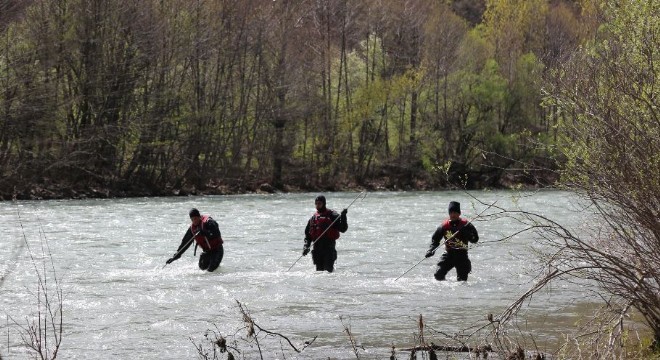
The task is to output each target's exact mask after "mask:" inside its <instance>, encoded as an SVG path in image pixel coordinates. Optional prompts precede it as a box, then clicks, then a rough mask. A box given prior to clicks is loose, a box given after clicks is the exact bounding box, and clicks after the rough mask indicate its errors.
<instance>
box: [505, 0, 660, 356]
mask: <svg viewBox="0 0 660 360" xmlns="http://www.w3.org/2000/svg"><path fill="white" fill-rule="evenodd" d="M597 5H598V7H597V9H598V11H599V15H600V16H601V17H602V19H603V20H604V21H605V23H604V24H603V25H602V26H601V27H600V29H599V31H598V32H597V33H596V34H595V38H594V39H593V41H591V42H590V43H588V44H585V46H584V47H583V48H582V49H581V50H580V51H578V52H576V53H574V54H573V56H571V57H570V59H569V60H568V61H567V62H566V63H564V64H563V65H562V66H561V68H560V69H559V70H558V71H559V72H560V73H559V74H558V78H559V79H560V80H559V83H558V85H557V86H556V87H554V88H549V91H550V94H551V96H550V98H549V99H548V101H549V102H550V103H551V104H552V105H554V106H555V107H556V108H557V109H558V111H559V115H560V116H561V119H562V122H561V124H560V134H561V136H560V139H559V140H560V149H561V153H562V156H563V157H564V158H565V159H566V164H565V166H564V169H563V171H562V174H561V175H562V178H561V182H562V184H563V186H564V187H565V188H566V189H568V190H570V191H572V192H574V193H575V194H576V195H578V196H579V197H580V198H581V199H583V200H584V201H585V202H586V206H585V210H590V211H589V212H590V213H592V217H593V220H591V221H588V222H585V223H583V224H582V225H581V226H580V227H579V228H578V229H577V231H570V230H568V229H566V228H564V227H562V226H560V225H559V224H556V223H554V222H552V221H551V220H550V219H546V218H543V217H542V216H539V215H530V214H522V217H523V218H525V221H526V222H527V224H529V225H530V226H531V227H532V228H535V229H546V231H543V234H544V236H543V240H544V242H546V243H547V244H548V245H550V246H551V247H550V248H549V249H551V251H552V253H546V254H545V259H546V270H547V272H546V273H545V275H544V276H542V277H541V279H540V281H539V282H538V285H537V286H536V287H535V288H533V289H532V290H530V292H529V293H527V294H526V295H525V296H523V298H528V297H530V296H532V295H533V294H534V293H536V292H538V290H540V289H542V288H543V287H544V286H545V285H546V284H548V283H549V282H550V281H551V280H555V279H559V278H572V279H574V281H575V279H578V280H577V281H582V283H583V284H585V286H587V285H589V284H594V285H596V287H595V288H594V291H596V292H597V293H598V294H600V295H601V298H602V299H604V300H605V303H604V307H605V309H606V310H608V314H609V317H607V318H605V319H597V320H604V321H603V322H600V323H596V324H595V325H596V330H593V329H591V330H590V332H589V333H586V334H582V335H583V337H582V338H581V339H582V340H580V341H581V342H583V341H587V340H586V339H588V340H591V341H592V346H593V350H592V351H594V353H595V354H597V355H596V356H598V357H599V358H603V357H609V356H614V357H616V356H618V355H617V354H621V353H623V352H624V351H625V348H624V347H623V342H624V338H625V333H624V332H623V331H622V330H623V322H624V321H625V319H626V315H627V314H628V312H630V310H631V309H636V310H637V311H638V312H639V313H640V314H641V316H642V317H643V319H644V321H645V322H646V324H647V325H648V327H649V328H650V329H651V332H652V334H653V335H652V336H653V338H654V341H655V346H656V347H657V346H658V345H660V296H659V294H660V178H659V177H658V176H657V174H660V156H659V154H660V117H659V115H660V113H659V109H660V96H659V95H660V93H659V91H658V86H659V85H660V84H659V83H658V79H659V78H660V66H659V65H658V62H657V60H658V49H660V3H658V2H654V1H641V2H633V3H630V2H626V3H625V4H623V3H622V2H619V1H615V2H612V1H602V2H599V3H598V4H597ZM548 84H552V82H549V83H548ZM520 304H521V302H517V303H516V305H515V306H514V307H512V308H511V309H510V310H512V312H515V308H516V307H518V306H520ZM512 312H509V313H508V314H509V315H510V314H511V313H512ZM507 316H508V315H506V316H504V317H502V318H501V319H507ZM603 335H605V336H603ZM576 339H580V338H576ZM568 357H570V355H569V356H568Z"/></svg>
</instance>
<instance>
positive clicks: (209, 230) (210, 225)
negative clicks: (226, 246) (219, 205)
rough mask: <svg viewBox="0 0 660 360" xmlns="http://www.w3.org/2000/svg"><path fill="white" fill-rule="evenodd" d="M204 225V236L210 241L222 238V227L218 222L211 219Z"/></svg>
mask: <svg viewBox="0 0 660 360" xmlns="http://www.w3.org/2000/svg"><path fill="white" fill-rule="evenodd" d="M204 225H205V226H204V236H206V237H207V238H209V239H215V238H219V237H222V235H221V234H220V226H219V225H218V222H217V221H215V220H213V219H212V218H209V219H208V220H207V221H206V224H204Z"/></svg>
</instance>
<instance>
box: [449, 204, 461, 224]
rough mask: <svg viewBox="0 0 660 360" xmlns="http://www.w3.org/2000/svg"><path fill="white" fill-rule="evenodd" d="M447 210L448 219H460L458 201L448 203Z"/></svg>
mask: <svg viewBox="0 0 660 360" xmlns="http://www.w3.org/2000/svg"><path fill="white" fill-rule="evenodd" d="M448 210H449V219H451V220H457V219H458V218H459V217H461V203H459V202H458V201H450V202H449V209H448Z"/></svg>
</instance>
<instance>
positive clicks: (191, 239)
mask: <svg viewBox="0 0 660 360" xmlns="http://www.w3.org/2000/svg"><path fill="white" fill-rule="evenodd" d="M198 234H199V232H198V233H197V234H195V235H193V236H191V237H190V240H188V242H187V243H186V245H184V246H183V247H182V248H181V250H179V251H177V252H176V254H174V256H172V258H175V257H177V256H179V254H181V252H182V251H183V249H187V248H188V245H190V243H191V242H192V241H193V240H195V236H197V235H198ZM206 241H207V243H208V240H206ZM167 265H169V264H165V265H163V267H162V268H160V269H161V270H163V269H165V266H167Z"/></svg>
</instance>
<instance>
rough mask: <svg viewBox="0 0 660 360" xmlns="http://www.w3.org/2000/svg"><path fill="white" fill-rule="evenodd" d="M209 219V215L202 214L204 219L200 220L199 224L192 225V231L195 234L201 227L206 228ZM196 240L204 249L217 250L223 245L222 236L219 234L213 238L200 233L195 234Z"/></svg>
mask: <svg viewBox="0 0 660 360" xmlns="http://www.w3.org/2000/svg"><path fill="white" fill-rule="evenodd" d="M208 221H209V216H208V215H203V216H202V221H201V222H200V224H199V226H195V225H192V224H191V225H190V231H191V232H192V233H193V234H196V233H197V232H198V231H199V230H200V229H206V227H205V225H206V223H207V222H208ZM195 242H196V243H197V245H198V246H199V247H201V248H202V249H203V250H204V251H213V250H216V249H218V248H219V247H220V245H222V243H223V241H222V237H220V236H218V237H215V238H212V239H208V238H206V236H204V235H202V234H199V235H197V236H195Z"/></svg>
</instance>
